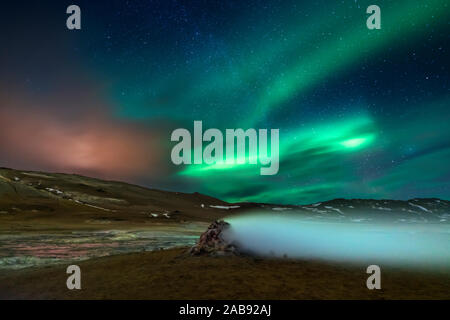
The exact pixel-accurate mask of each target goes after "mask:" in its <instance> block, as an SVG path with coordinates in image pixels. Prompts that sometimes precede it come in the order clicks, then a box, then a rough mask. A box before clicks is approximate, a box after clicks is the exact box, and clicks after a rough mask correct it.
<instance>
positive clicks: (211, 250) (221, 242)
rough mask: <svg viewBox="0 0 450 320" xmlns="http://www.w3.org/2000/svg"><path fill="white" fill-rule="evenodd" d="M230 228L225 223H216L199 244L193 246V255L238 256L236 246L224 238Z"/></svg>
mask: <svg viewBox="0 0 450 320" xmlns="http://www.w3.org/2000/svg"><path fill="white" fill-rule="evenodd" d="M229 227H230V224H229V223H227V222H225V221H215V222H213V223H212V224H211V225H210V226H209V227H208V229H207V230H206V231H205V232H204V233H202V235H201V236H200V239H199V241H198V243H197V244H196V245H195V246H193V247H192V248H191V249H190V250H189V253H190V254H191V255H233V254H234V255H236V254H238V250H237V247H236V245H235V244H233V243H230V242H229V241H227V240H226V239H225V237H224V231H226V230H227V229H228V228H229Z"/></svg>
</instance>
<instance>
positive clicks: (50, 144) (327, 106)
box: [0, 0, 450, 204]
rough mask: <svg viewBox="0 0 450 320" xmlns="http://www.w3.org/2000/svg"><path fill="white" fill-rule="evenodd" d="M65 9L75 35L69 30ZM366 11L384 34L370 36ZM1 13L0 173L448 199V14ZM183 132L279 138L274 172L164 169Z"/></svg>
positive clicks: (271, 8) (243, 194) (343, 10)
mask: <svg viewBox="0 0 450 320" xmlns="http://www.w3.org/2000/svg"><path fill="white" fill-rule="evenodd" d="M30 3H31V4H30ZM70 4H77V5H79V6H80V8H81V12H82V13H81V15H82V29H81V30H72V31H71V30H68V29H67V28H66V19H67V17H68V15H67V14H66V8H67V6H68V5H70ZM372 4H376V5H378V6H379V7H380V8H381V30H368V29H367V27H366V19H367V17H368V16H369V15H368V14H366V8H367V7H368V6H369V5H372ZM0 11H1V13H0V24H1V28H0V41H1V46H0V166H4V167H11V168H16V169H23V170H41V171H52V172H66V173H80V174H84V175H89V176H95V177H99V178H103V179H114V180H124V181H127V182H131V183H136V184H140V185H144V186H147V187H152V188H160V189H167V190H173V191H182V192H194V191H197V192H200V193H204V194H208V195H211V196H215V197H218V198H220V199H222V200H226V201H231V202H237V201H255V202H271V203H283V204H305V203H312V202H316V201H325V200H329V199H333V198H388V199H409V198H414V197H438V198H443V199H450V165H449V163H450V161H449V160H450V126H449V121H450V92H449V67H450V63H449V61H450V59H449V49H450V48H449V43H450V41H449V35H450V32H449V31H450V3H449V2H448V1H445V0H435V1H433V0H430V1H426V0H420V1H416V0H405V1H400V0H397V1H381V0H376V1H372V0H371V1H361V0H350V1H321V0H318V1H298V0H297V1H263V0H260V1H243V0H239V1H234V0H233V1H231V0H226V1H223V0H222V1H212V0H208V1H206V0H195V1H194V0H193V1H171V0H164V1H163V0H159V1H149V0H147V1H124V0H123V1H81V0H73V1H57V2H56V1H29V3H28V2H23V1H15V2H14V4H12V1H11V3H6V2H5V3H2V8H1V10H0ZM194 120H202V121H203V127H204V128H205V129H206V128H219V129H221V130H225V129H226V128H243V129H248V128H256V129H259V128H269V129H270V128H279V129H280V169H279V173H278V174H277V175H274V176H261V175H260V174H259V169H260V165H250V164H246V165H234V166H233V165H232V166H215V165H209V166H208V165H191V166H175V165H173V164H172V162H171V161H170V152H171V148H172V147H173V146H174V145H175V143H173V142H171V141H170V134H171V132H172V131H173V130H174V129H176V128H187V129H189V130H192V128H193V121H194Z"/></svg>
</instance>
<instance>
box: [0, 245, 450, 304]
mask: <svg viewBox="0 0 450 320" xmlns="http://www.w3.org/2000/svg"><path fill="white" fill-rule="evenodd" d="M186 250H187V249H186V248H181V249H180V248H179V249H170V250H161V251H154V252H144V253H133V254H125V255H117V256H111V257H105V258H97V259H92V260H88V261H84V262H80V263H79V266H80V267H81V275H82V277H81V279H82V280H81V286H82V289H81V290H78V291H77V290H74V291H70V290H68V289H67V288H66V279H67V276H68V275H67V274H66V272H65V271H66V270H65V269H66V266H62V265H61V266H52V267H43V268H40V269H34V270H18V271H10V272H8V274H4V275H2V276H0V299H17V298H18V299H449V298H450V274H449V272H448V271H445V270H435V271H433V273H432V274H429V273H427V272H425V271H405V270H401V269H392V268H383V267H382V280H381V285H382V289H381V290H368V289H367V288H366V279H367V276H368V275H367V274H366V273H365V266H358V265H347V266H346V265H339V264H333V265H332V264H328V263H322V262H314V261H294V260H289V259H281V260H272V259H258V258H251V257H238V256H226V257H210V256H199V257H198V256H197V257H193V256H189V255H186Z"/></svg>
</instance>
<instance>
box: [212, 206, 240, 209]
mask: <svg viewBox="0 0 450 320" xmlns="http://www.w3.org/2000/svg"><path fill="white" fill-rule="evenodd" d="M210 207H211V208H216V209H224V210H230V209H237V208H240V207H241V206H210Z"/></svg>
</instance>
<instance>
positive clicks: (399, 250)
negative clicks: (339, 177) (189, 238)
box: [225, 214, 450, 266]
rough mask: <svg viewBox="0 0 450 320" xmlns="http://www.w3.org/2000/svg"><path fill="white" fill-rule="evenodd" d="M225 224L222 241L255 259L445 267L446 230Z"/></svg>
mask: <svg viewBox="0 0 450 320" xmlns="http://www.w3.org/2000/svg"><path fill="white" fill-rule="evenodd" d="M226 220H227V222H229V223H230V224H231V228H230V229H229V230H228V231H227V233H226V234H225V237H226V239H227V240H229V241H234V242H236V243H238V244H239V246H240V247H241V248H242V249H244V250H246V251H249V252H252V253H255V254H258V255H263V256H275V257H282V256H285V255H287V256H288V257H290V258H300V259H319V260H333V261H350V262H362V263H366V264H367V265H369V264H379V265H380V264H391V265H392V264H395V265H399V264H401V265H408V266H447V265H450V241H449V240H450V229H449V226H448V225H442V224H418V223H414V224H394V225H393V224H389V225H387V224H386V223H375V224H373V223H372V224H361V223H354V222H336V221H334V222H333V221H325V222H324V221H317V220H311V219H306V218H305V217H301V216H297V217H295V216H292V214H291V215H282V214H280V215H277V216H275V217H274V216H273V215H272V216H269V215H267V214H254V215H249V216H238V217H231V218H228V219H226Z"/></svg>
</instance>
